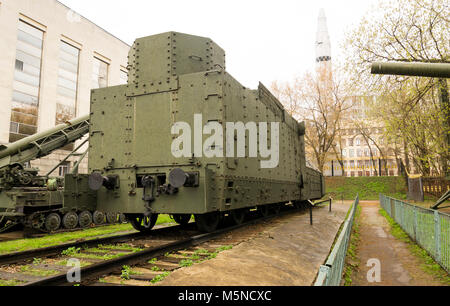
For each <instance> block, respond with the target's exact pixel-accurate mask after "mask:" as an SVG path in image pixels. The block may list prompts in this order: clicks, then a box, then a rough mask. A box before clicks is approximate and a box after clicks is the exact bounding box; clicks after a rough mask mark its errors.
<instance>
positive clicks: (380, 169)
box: [324, 97, 399, 177]
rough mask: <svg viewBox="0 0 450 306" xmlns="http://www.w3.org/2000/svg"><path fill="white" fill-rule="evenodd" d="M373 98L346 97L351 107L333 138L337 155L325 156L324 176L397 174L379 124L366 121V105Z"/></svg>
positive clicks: (388, 146) (391, 152) (393, 160)
mask: <svg viewBox="0 0 450 306" xmlns="http://www.w3.org/2000/svg"><path fill="white" fill-rule="evenodd" d="M373 99H375V97H351V98H350V101H349V103H351V105H352V108H351V110H350V111H349V115H348V116H347V117H346V118H345V119H343V120H342V125H341V126H342V128H341V130H340V133H339V135H338V137H337V139H336V144H337V148H338V149H337V150H336V151H337V152H338V155H341V156H336V154H334V153H333V154H332V153H330V154H329V158H328V162H327V163H326V165H325V167H324V172H325V175H326V176H349V177H359V176H380V175H381V176H396V175H399V169H398V165H397V158H396V157H395V155H394V151H393V149H392V148H390V145H389V143H388V142H387V141H386V139H385V136H384V135H385V133H384V127H383V125H382V124H381V123H379V122H374V121H373V120H369V118H368V116H367V111H368V103H369V102H373ZM370 100H372V101H370ZM339 160H340V161H341V162H342V164H343V168H342V166H341V162H340V161H339Z"/></svg>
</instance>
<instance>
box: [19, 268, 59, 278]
mask: <svg viewBox="0 0 450 306" xmlns="http://www.w3.org/2000/svg"><path fill="white" fill-rule="evenodd" d="M20 272H21V273H23V274H28V275H33V276H42V277H46V276H51V275H56V274H59V272H58V271H55V270H39V269H35V268H33V267H32V266H21V267H20Z"/></svg>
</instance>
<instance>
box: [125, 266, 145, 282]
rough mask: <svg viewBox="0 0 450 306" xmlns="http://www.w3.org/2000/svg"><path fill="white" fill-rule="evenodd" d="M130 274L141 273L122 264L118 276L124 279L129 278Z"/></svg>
mask: <svg viewBox="0 0 450 306" xmlns="http://www.w3.org/2000/svg"><path fill="white" fill-rule="evenodd" d="M131 275H142V273H141V272H138V271H135V270H133V269H131V267H130V266H123V267H122V274H121V275H120V278H122V279H124V280H129V279H130V278H131Z"/></svg>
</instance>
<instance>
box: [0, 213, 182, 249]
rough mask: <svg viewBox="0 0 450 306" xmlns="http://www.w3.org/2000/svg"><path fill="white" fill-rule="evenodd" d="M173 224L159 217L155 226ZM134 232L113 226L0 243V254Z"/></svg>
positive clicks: (126, 228)
mask: <svg viewBox="0 0 450 306" xmlns="http://www.w3.org/2000/svg"><path fill="white" fill-rule="evenodd" d="M159 224H175V222H174V221H173V219H172V218H171V217H170V216H169V215H159V217H158V220H157V222H156V225H159ZM128 231H129V232H136V230H134V229H133V227H132V226H131V224H114V225H109V226H102V227H97V228H89V229H82V230H79V231H76V232H69V233H58V234H52V235H48V236H45V237H40V238H30V239H19V240H11V241H4V242H0V254H7V253H13V252H21V251H26V250H32V249H39V248H45V247H50V246H55V245H60V244H64V243H69V242H75V241H77V240H80V239H85V240H89V239H95V238H98V236H105V237H107V236H114V235H115V234H117V233H118V232H128Z"/></svg>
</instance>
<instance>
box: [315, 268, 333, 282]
mask: <svg viewBox="0 0 450 306" xmlns="http://www.w3.org/2000/svg"><path fill="white" fill-rule="evenodd" d="M329 273H330V267H328V266H324V265H322V266H320V268H319V275H318V276H317V280H316V283H315V284H314V286H327V285H328V278H329V275H328V274H329Z"/></svg>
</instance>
